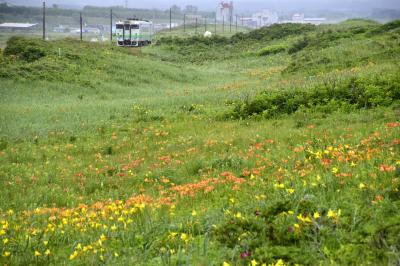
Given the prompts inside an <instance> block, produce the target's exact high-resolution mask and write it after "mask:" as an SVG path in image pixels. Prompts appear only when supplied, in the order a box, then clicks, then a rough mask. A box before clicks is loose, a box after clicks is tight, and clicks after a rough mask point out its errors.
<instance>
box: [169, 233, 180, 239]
mask: <svg viewBox="0 0 400 266" xmlns="http://www.w3.org/2000/svg"><path fill="white" fill-rule="evenodd" d="M177 235H178V233H175V232H171V233H169V236H168V237H169V238H175V237H176V236H177Z"/></svg>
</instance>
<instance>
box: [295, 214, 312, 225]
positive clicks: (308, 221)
mask: <svg viewBox="0 0 400 266" xmlns="http://www.w3.org/2000/svg"><path fill="white" fill-rule="evenodd" d="M297 219H298V220H299V221H301V222H303V223H312V221H311V219H310V217H308V216H303V215H302V214H299V215H297Z"/></svg>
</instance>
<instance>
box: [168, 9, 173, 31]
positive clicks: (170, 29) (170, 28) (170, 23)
mask: <svg viewBox="0 0 400 266" xmlns="http://www.w3.org/2000/svg"><path fill="white" fill-rule="evenodd" d="M169 31H172V8H169Z"/></svg>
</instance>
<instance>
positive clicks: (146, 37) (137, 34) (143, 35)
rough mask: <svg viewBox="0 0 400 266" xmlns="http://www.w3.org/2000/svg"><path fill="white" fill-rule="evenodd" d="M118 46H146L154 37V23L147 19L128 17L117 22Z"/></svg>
mask: <svg viewBox="0 0 400 266" xmlns="http://www.w3.org/2000/svg"><path fill="white" fill-rule="evenodd" d="M116 37H117V44H118V46H138V47H139V46H144V45H148V44H151V42H152V39H153V23H152V22H150V21H146V20H136V19H128V20H125V21H119V22H117V24H116Z"/></svg>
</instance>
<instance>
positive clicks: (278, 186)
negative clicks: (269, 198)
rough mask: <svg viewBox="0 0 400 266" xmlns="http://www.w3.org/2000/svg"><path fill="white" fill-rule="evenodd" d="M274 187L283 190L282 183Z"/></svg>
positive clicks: (283, 185)
mask: <svg viewBox="0 0 400 266" xmlns="http://www.w3.org/2000/svg"><path fill="white" fill-rule="evenodd" d="M274 187H275V188H282V189H283V188H285V184H282V183H281V184H275V185H274Z"/></svg>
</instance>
